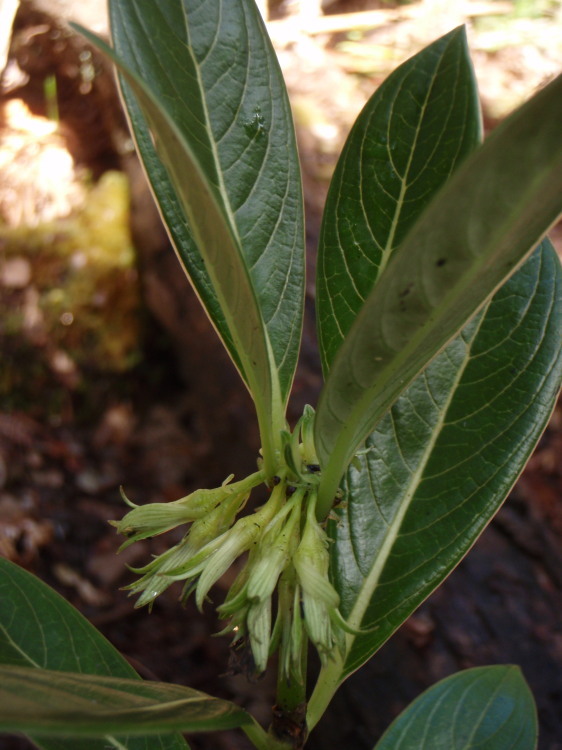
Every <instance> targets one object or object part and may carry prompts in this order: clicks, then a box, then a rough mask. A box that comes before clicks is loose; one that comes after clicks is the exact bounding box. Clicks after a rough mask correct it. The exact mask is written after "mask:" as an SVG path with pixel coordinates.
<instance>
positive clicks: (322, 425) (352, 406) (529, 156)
mask: <svg viewBox="0 0 562 750" xmlns="http://www.w3.org/2000/svg"><path fill="white" fill-rule="evenodd" d="M561 120H562V77H559V78H558V79H556V80H555V81H553V82H552V83H551V84H549V85H548V86H546V87H545V88H544V89H543V90H542V91H541V92H539V93H538V94H537V95H536V96H535V97H534V98H533V99H531V100H530V101H529V102H527V104H525V105H524V106H523V107H522V108H521V109H520V110H518V111H517V112H516V113H515V114H514V115H512V116H511V117H510V118H508V120H506V121H505V122H504V123H503V124H502V125H501V126H500V127H499V128H497V129H496V130H495V131H494V132H493V133H492V135H491V136H490V137H489V138H488V139H487V140H486V141H485V143H484V144H483V145H482V146H481V147H480V148H478V149H476V151H474V152H473V153H472V154H471V155H470V156H468V157H467V158H466V159H465V160H464V161H463V163H462V164H461V165H460V166H459V168H458V169H456V170H455V172H454V173H453V175H452V176H451V178H450V179H449V180H448V181H447V183H446V185H445V186H444V187H443V188H442V189H441V190H440V191H439V192H438V194H437V195H436V197H435V199H434V200H433V201H431V203H430V204H429V206H428V207H427V208H426V209H425V211H424V212H423V213H422V215H421V217H420V218H419V219H418V220H417V222H416V223H415V225H414V226H413V227H412V229H411V230H410V231H409V232H408V234H407V236H406V238H405V240H404V241H403V243H402V244H401V246H400V247H399V248H398V250H397V251H396V252H395V253H394V254H393V257H392V259H391V261H390V263H389V264H388V266H387V267H386V269H385V270H384V271H383V273H382V274H381V276H380V277H379V280H378V283H377V284H376V286H375V288H374V289H373V291H372V292H371V294H370V295H369V296H368V297H367V299H366V301H365V303H364V304H363V306H362V307H361V310H360V311H359V314H358V315H357V317H356V319H355V322H354V323H353V324H352V327H351V328H350V330H349V332H348V335H347V337H346V339H345V340H344V342H343V344H342V345H341V346H340V348H339V350H338V353H337V355H336V357H335V359H334V362H333V365H332V368H331V370H330V372H329V375H328V379H327V381H326V385H325V387H324V390H323V392H322V395H321V397H320V402H319V405H318V410H317V413H316V422H315V440H316V448H317V452H318V456H319V458H320V461H321V464H322V466H323V469H324V472H323V480H322V483H321V485H320V494H321V497H322V502H324V503H325V502H329V500H330V497H333V496H334V493H335V489H336V488H337V485H338V483H339V481H340V479H341V477H342V475H343V473H344V472H345V470H346V467H347V466H348V464H349V462H350V460H351V458H352V456H353V454H354V453H355V451H356V450H357V448H358V447H359V446H360V445H361V443H362V442H363V441H364V440H365V438H366V437H367V436H368V435H369V434H370V432H372V430H373V429H374V428H375V426H376V424H377V423H378V422H379V420H380V419H381V418H382V417H383V415H384V414H385V413H386V412H387V411H388V409H389V407H390V406H391V405H392V404H393V403H394V402H395V400H396V398H397V397H398V395H399V394H400V393H401V392H402V391H403V390H404V389H405V388H406V387H407V386H408V385H409V384H410V383H411V382H412V380H413V379H414V378H415V377H416V376H417V375H418V374H419V373H420V372H421V371H422V370H423V369H424V368H425V367H426V366H427V364H428V362H430V361H431V360H432V359H433V358H434V357H435V356H436V355H437V354H438V353H439V352H440V351H441V350H442V349H443V347H444V346H445V345H446V344H447V343H448V342H449V341H450V340H451V338H452V337H453V336H454V335H456V334H457V333H458V331H459V330H460V329H461V328H462V326H463V325H465V323H466V321H467V320H468V319H470V317H472V315H474V314H475V312H476V311H477V310H478V309H479V308H480V307H481V306H482V304H483V303H484V302H485V301H486V300H487V299H489V297H490V295H491V294H492V293H493V292H495V291H496V290H497V289H498V287H499V286H500V285H501V284H502V283H503V282H504V281H505V279H506V278H508V277H509V276H510V274H512V273H513V271H514V269H516V268H517V267H518V266H519V265H520V264H521V263H522V262H523V261H524V259H525V258H526V257H528V255H529V254H530V253H531V252H532V249H533V246H534V245H535V244H536V243H537V242H539V241H540V239H541V237H542V236H543V235H544V233H545V232H546V231H547V230H548V228H549V227H550V225H551V224H552V223H553V222H554V221H555V219H556V218H557V216H558V214H559V213H560V210H561V208H562V201H561V199H560V195H561V194H562V138H560V121H561ZM537 123H540V127H538V126H537Z"/></svg>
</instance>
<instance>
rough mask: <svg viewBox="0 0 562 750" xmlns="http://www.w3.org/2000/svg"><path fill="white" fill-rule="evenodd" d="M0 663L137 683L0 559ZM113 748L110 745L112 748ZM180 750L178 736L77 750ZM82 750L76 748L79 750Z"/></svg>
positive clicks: (41, 587) (95, 634)
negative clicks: (114, 678) (122, 679)
mask: <svg viewBox="0 0 562 750" xmlns="http://www.w3.org/2000/svg"><path fill="white" fill-rule="evenodd" d="M0 602H2V606H1V607H0V664H2V665H12V666H20V667H27V666H30V667H36V668H42V669H49V670H60V671H66V672H80V673H82V674H87V675H106V676H114V677H127V678H135V677H136V678H138V680H139V681H140V678H139V677H138V675H137V673H136V672H135V670H134V669H133V668H132V667H131V665H130V664H129V663H128V662H127V661H126V660H125V659H124V658H123V657H122V656H121V654H120V653H119V652H118V651H117V650H116V649H115V648H114V647H113V646H112V645H111V644H110V643H109V641H108V640H106V638H104V636H103V635H102V634H101V633H100V632H99V631H98V630H96V628H94V627H93V625H91V624H90V623H89V622H88V621H87V620H86V618H85V617H83V616H82V615H81V614H80V613H79V612H78V611H77V610H76V609H74V607H72V606H71V605H70V604H69V603H68V602H66V601H65V600H64V599H63V598H62V596H60V595H59V594H57V592H56V591H53V589H51V588H49V587H48V586H47V585H46V584H45V583H43V582H42V581H40V580H39V579H38V578H36V577H35V576H33V575H31V573H28V572H27V571H25V570H23V569H22V568H19V567H18V566H17V565H14V564H13V563H11V562H9V561H8V560H6V559H4V558H1V557H0ZM32 739H33V740H34V741H35V742H36V743H37V744H39V745H40V746H41V747H43V748H45V750H74V749H75V747H76V745H75V744H73V743H72V742H65V741H63V740H60V741H59V740H53V739H50V740H48V741H41V742H39V741H38V740H37V738H35V737H33V738H32ZM112 743H113V744H112ZM108 746H110V747H116V748H117V747H120V748H126V749H127V750H153V749H154V750H182V748H183V750H185V748H187V744H186V742H185V740H184V739H183V738H182V737H181V736H180V735H178V734H167V735H162V736H159V737H155V736H152V737H150V738H145V737H135V738H134V739H129V738H127V737H122V736H119V737H117V738H107V739H106V740H105V741H104V742H100V741H95V740H94V741H92V742H91V743H87V744H86V743H85V744H84V745H83V750H106V748H107V747H108ZM81 750H82V748H81Z"/></svg>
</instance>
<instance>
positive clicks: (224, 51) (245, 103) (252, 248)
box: [110, 0, 304, 399]
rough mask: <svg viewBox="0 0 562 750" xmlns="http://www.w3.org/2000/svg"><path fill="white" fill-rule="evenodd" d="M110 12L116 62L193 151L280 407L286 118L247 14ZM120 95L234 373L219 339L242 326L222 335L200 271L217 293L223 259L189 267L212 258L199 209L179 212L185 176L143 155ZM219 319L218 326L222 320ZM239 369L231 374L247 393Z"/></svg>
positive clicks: (288, 262) (140, 134)
mask: <svg viewBox="0 0 562 750" xmlns="http://www.w3.org/2000/svg"><path fill="white" fill-rule="evenodd" d="M110 10H111V26H112V35H113V41H114V45H115V49H116V52H117V54H118V56H119V58H120V59H121V60H122V62H123V63H125V65H126V66H127V67H128V68H129V69H130V70H131V71H132V72H133V73H135V74H137V75H138V76H139V77H140V78H141V79H142V80H143V81H144V82H145V84H146V86H147V88H148V89H149V90H150V91H151V92H152V93H153V94H154V96H155V98H156V100H157V101H158V102H159V104H160V105H161V106H164V107H165V109H166V112H167V113H168V115H169V117H170V118H171V120H172V121H173V122H174V123H175V125H176V127H177V128H178V132H179V133H181V136H182V137H183V139H185V142H186V143H188V144H189V146H190V148H191V149H192V150H193V152H194V155H195V158H196V160H197V162H198V168H199V169H200V170H201V172H202V174H203V175H204V177H205V179H206V180H207V181H208V182H209V183H210V184H211V185H212V186H213V187H214V192H215V195H216V198H217V201H218V202H219V203H220V204H221V209H222V213H223V214H224V217H225V219H226V220H227V221H228V223H229V225H230V231H231V234H232V239H233V241H234V242H235V244H236V245H237V250H238V253H239V254H240V256H241V257H242V259H243V261H244V266H245V269H244V272H245V273H246V274H248V275H249V277H250V279H251V285H252V288H253V291H254V294H255V296H256V297H257V303H258V306H259V310H260V312H261V315H262V316H263V319H264V322H265V327H266V330H267V336H268V339H269V344H270V345H271V348H272V351H273V358H274V361H275V365H276V367H277V369H278V372H279V380H280V384H281V392H282V396H283V399H285V398H286V397H287V395H288V393H289V390H290V386H291V382H292V378H293V373H294V369H295V364H296V360H297V355H298V348H299V343H300V332H301V322H302V307H303V291H304V228H303V227H304V221H303V209H302V197H301V185H300V170H299V165H298V158H297V150H296V145H295V138H294V130H293V124H292V117H291V111H290V107H289V103H288V98H287V94H286V89H285V84H284V81H283V77H282V74H281V71H280V69H279V65H278V63H277V57H276V55H275V52H274V50H273V48H272V46H271V43H270V41H269V38H268V36H267V32H266V31H265V29H264V26H263V23H262V21H261V17H260V15H259V12H258V10H257V8H256V6H255V4H254V3H253V2H245V1H243V0H228V1H227V0H214V2H206V3H201V2H196V1H195V0H183V1H182V2H174V3H139V2H134V0H118V1H117V2H115V1H113V2H110ZM138 50H142V55H139V54H138ZM129 83H130V81H129ZM135 88H136V87H135ZM123 93H124V97H125V101H126V103H127V106H128V108H129V114H130V118H131V124H132V127H133V132H134V134H135V138H136V140H137V143H138V146H139V151H140V154H141V156H142V158H143V160H144V162H145V166H146V169H147V173H148V176H149V179H150V180H151V182H152V186H153V189H154V192H155V194H156V197H157V199H158V201H159V202H160V206H161V209H162V213H163V215H164V218H165V219H166V222H167V223H168V226H169V229H170V232H171V234H172V238H173V240H174V243H175V246H176V249H177V251H178V254H179V256H180V259H181V261H182V263H183V264H184V266H185V268H186V270H187V272H188V275H189V276H190V277H191V279H192V282H193V284H194V286H195V288H196V290H197V292H198V294H199V296H200V298H201V300H202V301H203V303H204V305H205V306H206V307H207V310H208V312H209V315H210V317H211V319H212V320H213V323H214V324H215V326H216V327H217V330H218V332H219V334H220V335H221V336H222V337H223V340H224V341H225V344H226V345H227V348H229V350H230V352H231V354H232V356H233V358H234V359H235V361H237V362H238V363H239V359H240V351H239V350H238V351H236V349H237V346H233V343H232V338H231V337H234V338H235V335H234V333H233V325H235V326H240V325H242V322H243V321H242V320H238V319H236V320H235V321H234V323H233V321H232V320H230V321H228V325H225V320H224V314H225V309H224V303H223V302H222V300H220V297H221V296H224V292H221V291H220V290H219V289H217V285H220V283H221V280H220V279H217V278H216V275H217V273H218V270H217V269H216V268H212V267H211V264H218V265H219V266H221V265H222V266H223V267H224V275H225V277H226V279H225V281H226V283H228V282H229V277H230V274H231V270H230V269H229V267H228V261H227V257H223V256H222V253H224V254H225V256H226V255H227V253H226V248H221V247H218V248H216V253H217V254H216V256H214V257H210V258H209V259H208V261H207V265H206V267H205V266H204V265H202V263H201V256H202V255H203V256H204V255H205V254H206V253H212V252H213V250H214V249H213V248H209V249H207V248H206V247H205V246H204V243H205V237H204V236H201V233H200V230H199V228H198V224H199V223H200V222H201V221H203V220H204V210H205V209H204V208H203V207H202V206H201V204H200V202H199V201H195V203H194V205H189V203H190V202H191V201H192V200H195V198H196V196H195V197H194V196H190V195H186V191H185V189H184V188H185V186H184V183H185V182H189V181H190V180H191V179H192V171H193V167H192V166H191V165H185V164H184V166H183V167H181V166H180V165H179V164H178V169H177V171H176V170H174V169H173V168H172V169H170V167H171V166H172V167H173V164H172V165H171V164H170V158H169V156H167V155H166V153H165V144H161V146H158V145H157V152H158V153H156V152H155V149H154V146H153V145H152V139H151V137H150V133H149V127H148V126H147V123H146V120H145V119H144V117H143V116H142V114H141V113H140V112H139V110H138V106H137V105H136V102H135V98H134V95H133V93H132V90H131V87H130V86H129V85H128V84H124V85H123ZM136 93H137V94H138V90H137V91H136ZM142 106H143V108H144V109H146V107H145V104H144V103H142ZM145 114H146V111H145ZM157 140H159V138H158V135H157ZM158 156H160V157H162V159H163V161H164V162H165V163H166V165H167V167H168V169H169V175H170V176H168V174H167V172H166V170H165V169H163V168H162V165H161V163H160V162H159V158H158ZM171 158H172V159H175V158H176V155H173V154H172V156H171ZM170 177H171V180H170ZM172 183H173V184H174V186H175V190H174V187H173V186H172ZM186 199H187V203H186ZM198 204H199V205H198ZM202 212H203V214H202ZM185 215H186V216H187V223H186V220H185V218H184V216H185ZM197 235H199V237H197ZM235 281H236V277H230V283H231V284H232V285H234V282H235ZM217 296H218V298H219V299H218V298H217ZM240 304H241V308H240V309H238V310H237V311H235V312H236V316H240V315H241V316H242V317H246V318H247V319H248V318H249V319H250V320H251V315H252V311H251V308H250V309H248V310H247V311H246V312H245V310H244V308H245V306H246V305H249V300H247V299H241V300H240ZM219 308H222V311H221V310H220V309H219ZM244 312H245V315H244ZM226 315H227V320H228V311H227V313H226ZM249 325H250V323H249ZM238 346H239V344H238ZM249 359H250V361H249V362H245V363H243V367H242V369H243V370H246V378H247V379H248V381H249V382H250V384H251V378H250V374H249V373H248V372H247V369H248V367H249V366H251V364H252V362H251V357H250V358H249ZM239 364H240V363H239Z"/></svg>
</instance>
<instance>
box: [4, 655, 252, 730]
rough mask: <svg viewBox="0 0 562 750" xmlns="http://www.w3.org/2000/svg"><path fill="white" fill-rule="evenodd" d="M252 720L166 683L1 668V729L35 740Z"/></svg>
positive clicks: (212, 727) (227, 726) (231, 706)
mask: <svg viewBox="0 0 562 750" xmlns="http://www.w3.org/2000/svg"><path fill="white" fill-rule="evenodd" d="M250 722H251V719H250V717H249V715H248V714H247V713H246V712H245V711H244V710H242V709H241V708H239V707H238V706H235V705H234V704H233V703H230V702H229V701H225V700H219V699H218V698H212V697H211V696H209V695H205V693H200V692H199V691H198V690H192V689H191V688H187V687H184V686H183V685H172V684H167V683H163V682H145V681H143V680H134V679H133V680H128V679H120V678H117V677H99V676H97V675H82V674H72V673H69V672H54V671H51V670H47V669H33V668H31V667H2V666H0V730H4V731H10V732H25V733H32V734H34V735H36V736H37V737H44V736H54V737H100V738H103V737H105V736H106V735H108V734H110V735H111V734H124V733H126V734H129V735H150V734H159V733H161V732H163V731H166V730H182V731H185V732H202V731H209V730H218V729H231V728H234V727H240V726H242V725H244V724H248V723H250Z"/></svg>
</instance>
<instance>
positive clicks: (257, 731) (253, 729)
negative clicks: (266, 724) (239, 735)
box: [242, 719, 291, 750]
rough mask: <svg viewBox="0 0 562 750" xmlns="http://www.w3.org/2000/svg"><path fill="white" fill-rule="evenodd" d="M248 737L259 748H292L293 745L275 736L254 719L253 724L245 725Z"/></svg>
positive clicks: (272, 749) (269, 749) (261, 749)
mask: <svg viewBox="0 0 562 750" xmlns="http://www.w3.org/2000/svg"><path fill="white" fill-rule="evenodd" d="M242 729H243V730H244V732H245V734H246V737H247V738H248V739H249V740H250V742H251V743H252V745H253V746H254V747H255V748H257V750H291V746H290V745H287V744H286V743H285V742H281V741H280V740H278V739H276V738H275V737H273V736H272V735H271V734H269V733H268V732H266V731H265V729H263V728H262V727H260V725H259V724H258V723H257V721H256V720H255V719H254V721H253V723H252V724H247V725H246V726H243V727H242Z"/></svg>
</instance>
